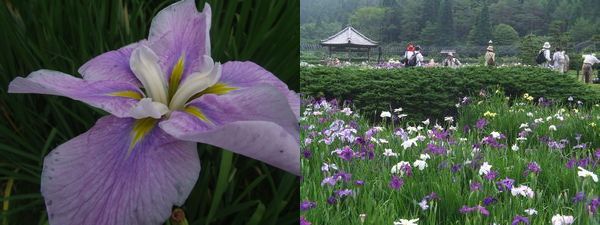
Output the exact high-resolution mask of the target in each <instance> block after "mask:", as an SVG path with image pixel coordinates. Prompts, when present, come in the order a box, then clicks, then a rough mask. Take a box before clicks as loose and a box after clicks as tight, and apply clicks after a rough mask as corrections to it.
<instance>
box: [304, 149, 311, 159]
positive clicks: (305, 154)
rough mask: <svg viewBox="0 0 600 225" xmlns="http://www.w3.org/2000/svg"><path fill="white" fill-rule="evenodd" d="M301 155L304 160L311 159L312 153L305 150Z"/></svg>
mask: <svg viewBox="0 0 600 225" xmlns="http://www.w3.org/2000/svg"><path fill="white" fill-rule="evenodd" d="M302 155H303V156H304V158H305V159H310V158H311V157H312V152H311V151H310V149H305V150H304V151H303V152H302Z"/></svg>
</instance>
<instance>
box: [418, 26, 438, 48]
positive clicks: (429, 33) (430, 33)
mask: <svg viewBox="0 0 600 225" xmlns="http://www.w3.org/2000/svg"><path fill="white" fill-rule="evenodd" d="M438 30H439V29H438V25H437V24H434V23H432V22H427V24H426V25H425V27H424V28H423V30H421V36H420V37H421V44H423V45H433V44H435V42H436V41H437V40H438V37H439V35H438V34H439V32H438Z"/></svg>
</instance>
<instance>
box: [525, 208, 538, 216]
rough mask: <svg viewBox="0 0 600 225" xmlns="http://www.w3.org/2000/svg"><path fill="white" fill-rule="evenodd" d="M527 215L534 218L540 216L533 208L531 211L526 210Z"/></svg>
mask: <svg viewBox="0 0 600 225" xmlns="http://www.w3.org/2000/svg"><path fill="white" fill-rule="evenodd" d="M525 213H527V215H530V216H533V215H536V214H538V211H536V210H535V209H533V208H530V209H526V210H525Z"/></svg>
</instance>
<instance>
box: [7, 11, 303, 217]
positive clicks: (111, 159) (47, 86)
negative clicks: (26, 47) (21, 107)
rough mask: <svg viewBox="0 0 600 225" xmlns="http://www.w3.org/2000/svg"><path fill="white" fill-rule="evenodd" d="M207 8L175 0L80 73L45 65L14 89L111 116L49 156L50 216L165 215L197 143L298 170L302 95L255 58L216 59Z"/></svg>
mask: <svg viewBox="0 0 600 225" xmlns="http://www.w3.org/2000/svg"><path fill="white" fill-rule="evenodd" d="M211 15H212V13H211V9H210V6H209V5H208V4H206V5H205V6H204V9H203V11H202V12H198V11H197V8H196V4H195V1H194V0H185V1H180V2H177V3H174V4H173V5H170V6H168V7H167V8H165V9H163V10H162V11H160V12H159V13H158V14H157V15H156V17H154V19H153V20H152V24H151V26H150V34H149V36H148V38H147V39H144V40H141V41H139V42H137V43H133V44H130V45H127V46H125V47H122V48H120V49H117V50H114V51H110V52H106V53H104V54H102V55H100V56H97V57H95V58H93V59H91V60H90V61H88V62H87V63H85V64H84V65H83V66H82V67H80V68H79V73H80V74H81V75H82V77H83V78H82V79H81V78H78V77H74V76H70V75H67V74H64V73H61V72H57V71H51V70H38V71H35V72H32V73H31V74H29V76H27V77H26V78H23V77H18V78H16V79H15V80H13V81H12V82H11V83H10V85H9V89H8V92H9V93H36V94H51V95H59V96H65V97H69V98H71V99H74V100H78V101H82V102H85V103H87V104H89V105H91V106H94V107H97V108H100V109H102V110H104V111H106V112H108V113H109V114H111V115H108V116H104V117H102V118H100V119H99V120H98V121H97V122H96V124H95V125H94V126H93V127H92V128H91V129H90V130H89V131H87V132H85V133H83V134H81V135H79V136H77V137H75V138H73V139H71V140H69V141H68V142H66V143H64V144H62V145H60V146H58V147H57V148H55V149H54V150H52V152H50V153H49V154H48V155H47V156H46V158H45V159H44V166H43V171H42V176H41V193H42V195H43V196H44V198H45V203H46V209H47V212H48V218H49V222H50V224H65V225H69V224H91V223H96V224H131V225H141V224H144V225H146V224H148V225H156V224H162V223H163V222H164V221H165V220H166V219H167V218H168V217H169V215H170V214H171V208H172V206H173V205H182V204H183V203H184V201H185V200H186V198H187V197H188V195H189V194H190V192H191V190H192V188H193V187H194V184H195V183H196V180H197V179H198V175H199V173H200V161H199V158H198V152H197V149H196V142H201V143H206V144H210V145H214V146H218V147H221V148H224V149H228V150H231V151H233V152H235V153H239V154H242V155H245V156H248V157H251V158H255V159H257V160H261V161H264V162H266V163H268V164H271V165H273V166H276V167H279V168H281V169H284V170H286V171H289V172H292V173H294V174H299V173H300V165H299V162H300V160H299V158H300V147H299V139H298V138H299V129H300V128H299V125H298V118H299V114H300V110H299V106H300V100H299V96H298V95H297V94H296V93H295V92H293V91H290V90H289V89H288V87H287V85H286V84H285V83H283V82H282V81H281V80H279V79H278V78H277V77H276V76H274V75H273V74H271V73H270V72H268V71H267V70H265V69H263V68H262V67H260V66H258V65H256V64H254V63H252V62H227V63H225V64H220V63H218V62H216V63H215V62H214V61H213V59H212V58H211V57H210V52H211V49H210V38H209V37H210V35H209V30H210V26H211Z"/></svg>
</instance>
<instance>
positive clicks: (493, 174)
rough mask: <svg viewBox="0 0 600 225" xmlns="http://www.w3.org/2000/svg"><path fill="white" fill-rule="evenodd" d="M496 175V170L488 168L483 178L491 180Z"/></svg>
mask: <svg viewBox="0 0 600 225" xmlns="http://www.w3.org/2000/svg"><path fill="white" fill-rule="evenodd" d="M497 176H498V172H496V171H495V170H490V172H488V173H487V174H486V175H483V178H485V179H486V180H488V181H492V180H494V179H496V177H497Z"/></svg>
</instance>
